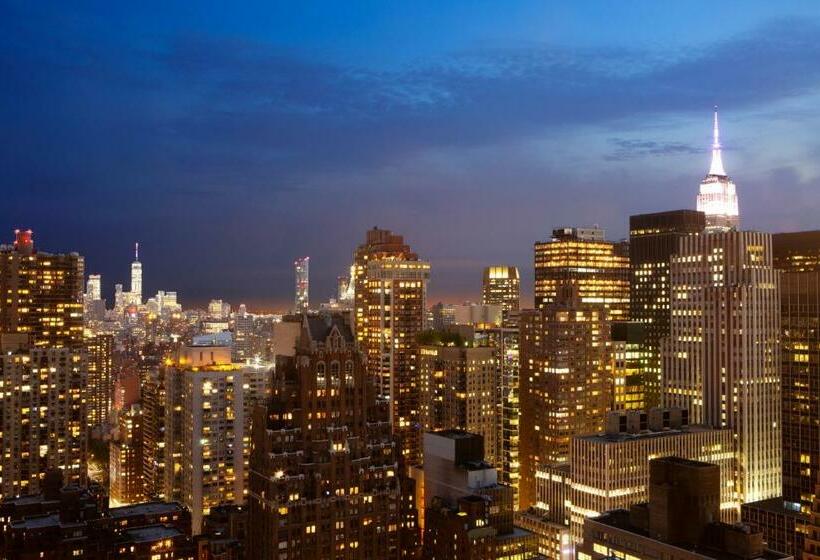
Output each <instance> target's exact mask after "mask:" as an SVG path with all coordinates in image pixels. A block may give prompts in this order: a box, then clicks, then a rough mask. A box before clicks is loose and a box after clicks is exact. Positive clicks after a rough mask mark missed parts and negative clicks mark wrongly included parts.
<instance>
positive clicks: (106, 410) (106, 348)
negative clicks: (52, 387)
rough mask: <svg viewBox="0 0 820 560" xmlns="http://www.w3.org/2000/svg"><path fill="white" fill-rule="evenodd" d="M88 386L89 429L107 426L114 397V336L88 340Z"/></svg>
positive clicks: (90, 337) (98, 336) (106, 335)
mask: <svg viewBox="0 0 820 560" xmlns="http://www.w3.org/2000/svg"><path fill="white" fill-rule="evenodd" d="M86 351H87V355H88V384H87V385H86V390H85V394H86V401H87V411H88V418H87V419H88V427H89V428H90V429H93V428H96V427H98V426H103V425H104V424H106V423H107V422H108V420H109V418H110V415H111V409H112V400H113V397H114V380H113V375H114V336H113V335H110V334H95V335H92V336H89V337H87V338H86Z"/></svg>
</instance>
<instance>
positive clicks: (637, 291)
mask: <svg viewBox="0 0 820 560" xmlns="http://www.w3.org/2000/svg"><path fill="white" fill-rule="evenodd" d="M705 227H706V218H705V215H704V214H703V212H698V211H696V210H673V211H670V212H658V213H654V214H639V215H635V216H630V217H629V273H630V277H629V318H630V319H631V320H632V321H637V322H639V323H643V325H644V332H645V339H644V342H643V347H644V351H645V352H646V360H647V363H646V372H645V377H646V395H645V400H646V403H645V406H646V407H647V408H652V407H654V406H658V405H659V404H660V402H661V341H662V340H663V339H664V338H665V337H667V336H669V309H670V306H669V301H670V295H669V291H670V290H669V260H670V259H671V257H672V255H673V254H675V253H676V252H677V250H678V240H679V239H680V238H681V237H685V236H687V235H689V234H691V233H701V232H702V231H703V229H704V228H705Z"/></svg>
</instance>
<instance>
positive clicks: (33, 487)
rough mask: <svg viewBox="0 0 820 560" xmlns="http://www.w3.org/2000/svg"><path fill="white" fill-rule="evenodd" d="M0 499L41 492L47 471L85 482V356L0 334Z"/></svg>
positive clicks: (70, 349) (19, 336) (78, 350)
mask: <svg viewBox="0 0 820 560" xmlns="http://www.w3.org/2000/svg"><path fill="white" fill-rule="evenodd" d="M0 354H2V355H0V382H1V383H2V385H0V390H1V391H2V398H0V434H2V437H0V447H2V448H0V496H2V497H8V496H16V495H20V494H28V493H37V492H38V491H39V490H40V483H41V482H42V480H43V477H44V476H45V474H46V472H48V471H49V470H52V469H60V472H61V473H62V474H63V477H64V480H65V481H66V482H72V483H77V484H83V483H85V481H86V465H87V441H86V404H85V398H84V396H83V392H84V390H85V385H86V366H85V355H84V352H83V351H82V349H80V348H77V349H75V348H67V347H62V348H55V347H33V346H31V345H30V344H29V342H28V338H27V335H22V334H0Z"/></svg>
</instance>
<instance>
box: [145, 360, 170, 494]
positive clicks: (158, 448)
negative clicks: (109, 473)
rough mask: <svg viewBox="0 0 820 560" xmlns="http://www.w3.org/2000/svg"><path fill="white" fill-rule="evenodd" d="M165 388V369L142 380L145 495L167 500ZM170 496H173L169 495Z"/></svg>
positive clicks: (146, 374)
mask: <svg viewBox="0 0 820 560" xmlns="http://www.w3.org/2000/svg"><path fill="white" fill-rule="evenodd" d="M166 401H167V395H166V391H165V374H164V371H163V370H161V369H159V368H156V369H152V370H150V371H148V372H146V373H145V374H143V376H142V378H141V379H140V405H141V407H142V440H143V452H142V479H143V483H144V484H145V496H146V497H147V498H149V499H156V500H162V499H165V498H166V496H165V461H166V449H165V409H166ZM168 499H171V497H170V496H169V497H168Z"/></svg>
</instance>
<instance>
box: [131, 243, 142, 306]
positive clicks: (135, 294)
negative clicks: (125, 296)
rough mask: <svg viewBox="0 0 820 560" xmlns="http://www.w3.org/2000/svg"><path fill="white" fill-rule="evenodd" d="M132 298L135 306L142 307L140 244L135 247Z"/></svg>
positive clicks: (132, 265)
mask: <svg viewBox="0 0 820 560" xmlns="http://www.w3.org/2000/svg"><path fill="white" fill-rule="evenodd" d="M131 298H132V301H131V303H132V304H133V305H142V263H141V262H140V244H139V243H136V244H135V245H134V262H132V263H131Z"/></svg>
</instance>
